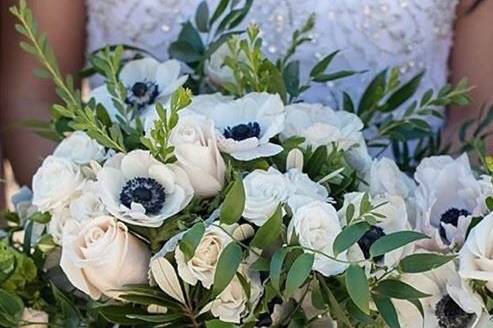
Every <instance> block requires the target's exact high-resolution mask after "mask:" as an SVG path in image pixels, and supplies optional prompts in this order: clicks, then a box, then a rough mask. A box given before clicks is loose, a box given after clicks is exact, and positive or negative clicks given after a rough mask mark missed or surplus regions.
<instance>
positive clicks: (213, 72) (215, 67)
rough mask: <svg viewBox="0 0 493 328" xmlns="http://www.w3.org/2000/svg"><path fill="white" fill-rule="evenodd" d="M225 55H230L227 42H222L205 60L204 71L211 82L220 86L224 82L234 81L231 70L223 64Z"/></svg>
mask: <svg viewBox="0 0 493 328" xmlns="http://www.w3.org/2000/svg"><path fill="white" fill-rule="evenodd" d="M227 56H232V53H231V51H230V50H229V47H228V44H227V43H226V42H224V43H223V44H222V45H221V46H220V47H219V48H217V50H216V51H214V53H213V54H212V55H211V56H210V57H209V59H207V60H206V61H205V65H204V72H205V74H206V75H207V77H208V78H209V79H210V80H211V81H212V83H213V84H215V85H219V86H222V85H224V84H225V83H231V82H234V81H235V78H234V74H233V71H232V70H231V68H229V67H228V66H226V65H224V60H225V59H226V57H227Z"/></svg>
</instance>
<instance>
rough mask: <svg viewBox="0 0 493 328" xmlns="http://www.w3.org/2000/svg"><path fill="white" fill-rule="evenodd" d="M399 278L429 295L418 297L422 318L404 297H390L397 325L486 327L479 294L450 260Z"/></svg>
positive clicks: (425, 327)
mask: <svg viewBox="0 0 493 328" xmlns="http://www.w3.org/2000/svg"><path fill="white" fill-rule="evenodd" d="M401 280H402V281H404V282H405V283H407V284H409V285H411V286H412V287H414V288H415V289H417V290H419V291H421V292H423V293H426V294H429V295H431V296H429V297H425V298H421V299H420V301H421V304H422V306H423V310H424V318H423V317H422V316H421V314H420V313H419V311H418V309H417V308H416V307H415V306H414V305H413V304H411V303H410V302H408V301H407V300H397V299H392V302H393V303H394V306H395V308H396V310H397V314H398V316H399V322H400V324H401V327H424V328H439V327H467V328H486V327H489V325H484V320H483V319H484V317H485V316H486V315H487V314H486V313H485V311H484V305H483V302H482V300H481V297H480V296H479V295H478V294H476V293H474V292H473V290H472V289H471V288H470V287H469V286H468V285H467V284H466V283H465V282H464V281H463V280H461V279H460V277H459V276H458V274H457V272H456V271H455V268H454V264H453V262H449V263H447V264H445V265H442V266H441V267H439V268H437V269H434V270H431V271H427V272H424V273H418V274H404V275H402V276H401Z"/></svg>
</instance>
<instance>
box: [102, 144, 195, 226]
mask: <svg viewBox="0 0 493 328" xmlns="http://www.w3.org/2000/svg"><path fill="white" fill-rule="evenodd" d="M97 179H98V180H97V184H98V190H99V195H100V197H101V199H102V201H103V204H104V205H105V206H106V209H107V210H108V211H109V212H110V213H111V214H112V215H114V216H115V217H117V218H118V219H120V220H122V221H125V222H127V223H130V224H134V225H141V226H146V227H159V226H160V225H161V224H162V223H163V222H164V220H166V219H167V218H169V217H171V216H173V215H175V214H177V213H179V212H180V211H181V210H183V209H184V208H185V207H186V206H187V205H188V204H189V203H190V201H191V200H192V198H193V195H194V191H193V187H192V185H191V184H190V180H189V179H188V176H187V174H186V173H185V171H183V169H182V168H180V167H178V166H177V165H175V164H163V163H161V162H159V161H158V160H156V159H155V158H154V157H152V156H151V154H150V153H149V152H148V151H144V150H133V151H131V152H129V153H128V154H116V155H115V156H113V157H112V158H111V159H110V160H108V161H106V163H105V164H104V166H103V168H102V169H101V170H100V171H99V172H98V178H97Z"/></svg>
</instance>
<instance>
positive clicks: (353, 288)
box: [345, 264, 370, 315]
mask: <svg viewBox="0 0 493 328" xmlns="http://www.w3.org/2000/svg"><path fill="white" fill-rule="evenodd" d="M345 276H346V289H347V291H348V294H349V296H350V297H351V299H352V300H353V302H354V304H355V305H356V306H357V307H358V308H359V309H360V310H361V311H363V312H364V313H365V314H367V315H369V314H370V287H369V285H368V280H367V278H366V275H365V271H364V269H363V268H361V267H360V266H359V265H356V264H352V265H350V266H349V268H348V269H347V270H346V274H345Z"/></svg>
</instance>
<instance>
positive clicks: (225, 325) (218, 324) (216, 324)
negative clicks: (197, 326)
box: [205, 319, 236, 328]
mask: <svg viewBox="0 0 493 328" xmlns="http://www.w3.org/2000/svg"><path fill="white" fill-rule="evenodd" d="M205 326H206V328H234V327H236V326H235V325H234V324H232V323H230V322H224V321H221V320H219V319H213V320H209V321H206V322H205Z"/></svg>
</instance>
